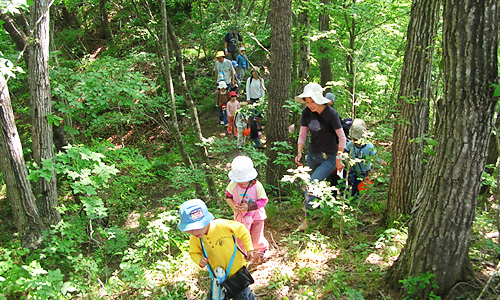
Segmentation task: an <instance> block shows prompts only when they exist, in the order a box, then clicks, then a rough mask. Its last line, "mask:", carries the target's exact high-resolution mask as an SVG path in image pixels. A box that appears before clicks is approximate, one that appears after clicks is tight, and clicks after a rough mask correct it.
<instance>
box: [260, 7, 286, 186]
mask: <svg viewBox="0 0 500 300" xmlns="http://www.w3.org/2000/svg"><path fill="white" fill-rule="evenodd" d="M271 11H272V17H271V68H270V72H271V76H270V77H271V82H270V87H269V105H268V109H267V116H266V117H267V120H268V123H267V124H268V125H267V127H268V128H272V129H273V130H269V131H268V133H267V144H268V146H267V149H266V155H267V157H268V158H269V160H268V162H267V169H266V182H267V183H268V184H270V185H272V186H274V187H279V186H280V185H281V183H280V180H281V178H282V177H283V175H285V174H286V168H285V167H284V166H283V165H280V164H278V163H276V158H277V157H278V152H277V151H276V150H272V148H273V147H274V143H275V142H286V141H287V140H288V126H289V125H290V124H289V110H288V109H287V108H286V107H284V106H285V103H286V102H285V101H286V100H287V99H288V98H289V97H290V83H291V78H290V69H291V67H292V66H291V64H292V62H291V61H290V54H291V44H292V43H291V36H292V30H291V23H290V21H291V19H292V2H291V0H271Z"/></svg>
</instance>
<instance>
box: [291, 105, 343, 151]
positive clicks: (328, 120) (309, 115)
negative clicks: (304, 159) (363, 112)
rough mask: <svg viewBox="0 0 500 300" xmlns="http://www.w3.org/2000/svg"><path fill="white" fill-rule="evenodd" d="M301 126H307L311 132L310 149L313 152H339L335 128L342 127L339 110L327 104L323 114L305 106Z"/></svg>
mask: <svg viewBox="0 0 500 300" xmlns="http://www.w3.org/2000/svg"><path fill="white" fill-rule="evenodd" d="M300 126H307V127H308V128H309V131H310V132H311V139H310V141H309V147H308V151H311V152H312V153H321V152H325V153H327V154H335V153H337V148H338V145H337V134H336V133H335V129H340V128H342V125H341V124H340V118H339V116H338V114H337V112H336V111H335V110H334V109H333V108H331V107H329V106H327V107H325V109H324V110H323V111H322V112H321V114H318V113H315V112H312V111H311V110H310V109H309V108H307V107H306V108H304V110H303V111H302V118H301V119H300Z"/></svg>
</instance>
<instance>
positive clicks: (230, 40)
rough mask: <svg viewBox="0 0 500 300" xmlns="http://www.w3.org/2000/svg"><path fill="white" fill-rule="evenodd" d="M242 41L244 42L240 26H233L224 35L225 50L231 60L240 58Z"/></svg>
mask: <svg viewBox="0 0 500 300" xmlns="http://www.w3.org/2000/svg"><path fill="white" fill-rule="evenodd" d="M241 43H243V37H242V36H241V34H240V33H239V32H238V27H236V26H231V31H230V32H228V33H227V34H226V36H225V37H224V47H225V49H224V51H225V54H226V56H227V58H228V59H229V60H236V59H237V58H238V52H240V47H241Z"/></svg>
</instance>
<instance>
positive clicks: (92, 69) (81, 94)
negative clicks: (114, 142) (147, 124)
mask: <svg viewBox="0 0 500 300" xmlns="http://www.w3.org/2000/svg"><path fill="white" fill-rule="evenodd" d="M147 59H150V57H149V56H147V55H145V54H140V55H137V56H132V57H131V58H129V59H125V60H119V59H116V58H112V57H104V58H101V59H98V60H95V61H94V63H90V64H87V65H85V64H82V66H81V70H80V71H79V72H75V71H74V70H72V69H69V68H64V67H61V68H59V69H56V70H54V72H52V73H51V81H52V82H53V83H52V92H53V93H54V95H55V99H61V101H56V102H55V103H54V108H55V109H56V110H57V111H58V112H60V113H62V114H64V115H68V116H70V117H71V118H73V119H74V120H75V121H77V122H78V123H80V124H82V125H83V126H85V127H86V128H88V129H89V130H86V131H85V134H86V135H87V136H91V135H94V134H95V132H96V131H97V130H102V128H103V127H109V128H111V129H115V128H116V126H118V127H120V126H123V125H124V124H128V123H132V124H134V123H136V124H137V123H139V124H140V122H141V119H140V118H139V119H136V118H134V117H133V116H134V115H131V113H133V112H134V108H135V107H136V104H137V103H139V102H141V101H143V100H144V99H146V95H147V93H151V92H152V91H154V90H155V88H156V87H155V85H154V83H153V82H152V81H151V80H149V79H148V78H146V77H145V76H144V75H143V73H141V72H138V71H135V67H134V64H139V62H141V61H142V60H147ZM138 115H140V113H139V114H138ZM65 130H66V131H71V130H73V131H74V133H79V131H78V130H76V129H74V128H65ZM122 135H123V134H122Z"/></svg>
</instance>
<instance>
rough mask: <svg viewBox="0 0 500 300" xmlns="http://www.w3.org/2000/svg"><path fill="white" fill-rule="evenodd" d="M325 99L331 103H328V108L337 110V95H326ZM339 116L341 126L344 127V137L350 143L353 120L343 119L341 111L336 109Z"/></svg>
mask: <svg viewBox="0 0 500 300" xmlns="http://www.w3.org/2000/svg"><path fill="white" fill-rule="evenodd" d="M325 98H326V99H328V100H330V102H329V103H327V105H328V106H330V107H331V108H333V109H335V94H334V93H330V92H328V93H326V94H325ZM335 111H336V112H337V114H338V115H339V118H340V124H341V125H342V128H343V129H344V135H345V136H346V139H347V141H349V129H350V128H351V126H352V119H351V118H345V119H343V118H342V116H341V115H340V113H339V111H338V110H337V109H335Z"/></svg>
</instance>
